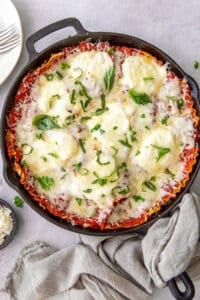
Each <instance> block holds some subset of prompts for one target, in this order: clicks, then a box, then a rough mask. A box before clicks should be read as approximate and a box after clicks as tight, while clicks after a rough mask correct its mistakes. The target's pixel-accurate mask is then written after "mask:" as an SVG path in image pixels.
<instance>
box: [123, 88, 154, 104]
mask: <svg viewBox="0 0 200 300" xmlns="http://www.w3.org/2000/svg"><path fill="white" fill-rule="evenodd" d="M128 93H129V96H130V97H131V99H132V100H133V101H134V102H135V103H137V104H139V105H146V104H148V103H151V102H152V101H151V99H150V97H149V96H148V95H147V94H146V93H139V92H137V91H135V90H134V89H131V90H129V91H128Z"/></svg>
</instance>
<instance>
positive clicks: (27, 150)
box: [21, 144, 33, 155]
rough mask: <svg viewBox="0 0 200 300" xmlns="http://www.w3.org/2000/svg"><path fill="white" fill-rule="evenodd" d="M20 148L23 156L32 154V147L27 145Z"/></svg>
mask: <svg viewBox="0 0 200 300" xmlns="http://www.w3.org/2000/svg"><path fill="white" fill-rule="evenodd" d="M21 147H22V149H23V154H24V155H28V154H31V153H32V152H33V147H32V146H30V145H28V144H22V145H21Z"/></svg>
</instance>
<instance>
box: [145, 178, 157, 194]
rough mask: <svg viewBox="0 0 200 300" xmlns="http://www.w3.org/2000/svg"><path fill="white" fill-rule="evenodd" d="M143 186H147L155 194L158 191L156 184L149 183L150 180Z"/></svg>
mask: <svg viewBox="0 0 200 300" xmlns="http://www.w3.org/2000/svg"><path fill="white" fill-rule="evenodd" d="M142 184H143V185H145V186H146V187H147V188H148V189H149V190H151V191H153V192H155V191H156V189H157V188H156V186H155V184H153V183H152V182H151V181H149V180H145V181H144V182H143V183H142Z"/></svg>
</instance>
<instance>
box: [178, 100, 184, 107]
mask: <svg viewBox="0 0 200 300" xmlns="http://www.w3.org/2000/svg"><path fill="white" fill-rule="evenodd" d="M177 106H178V109H180V108H181V107H183V106H184V100H183V99H182V98H180V99H178V100H177Z"/></svg>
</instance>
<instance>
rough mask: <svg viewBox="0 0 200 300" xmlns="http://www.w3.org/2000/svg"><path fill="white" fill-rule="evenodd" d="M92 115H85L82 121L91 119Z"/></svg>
mask: <svg viewBox="0 0 200 300" xmlns="http://www.w3.org/2000/svg"><path fill="white" fill-rule="evenodd" d="M90 119H91V117H89V116H84V117H81V121H87V120H90Z"/></svg>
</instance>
